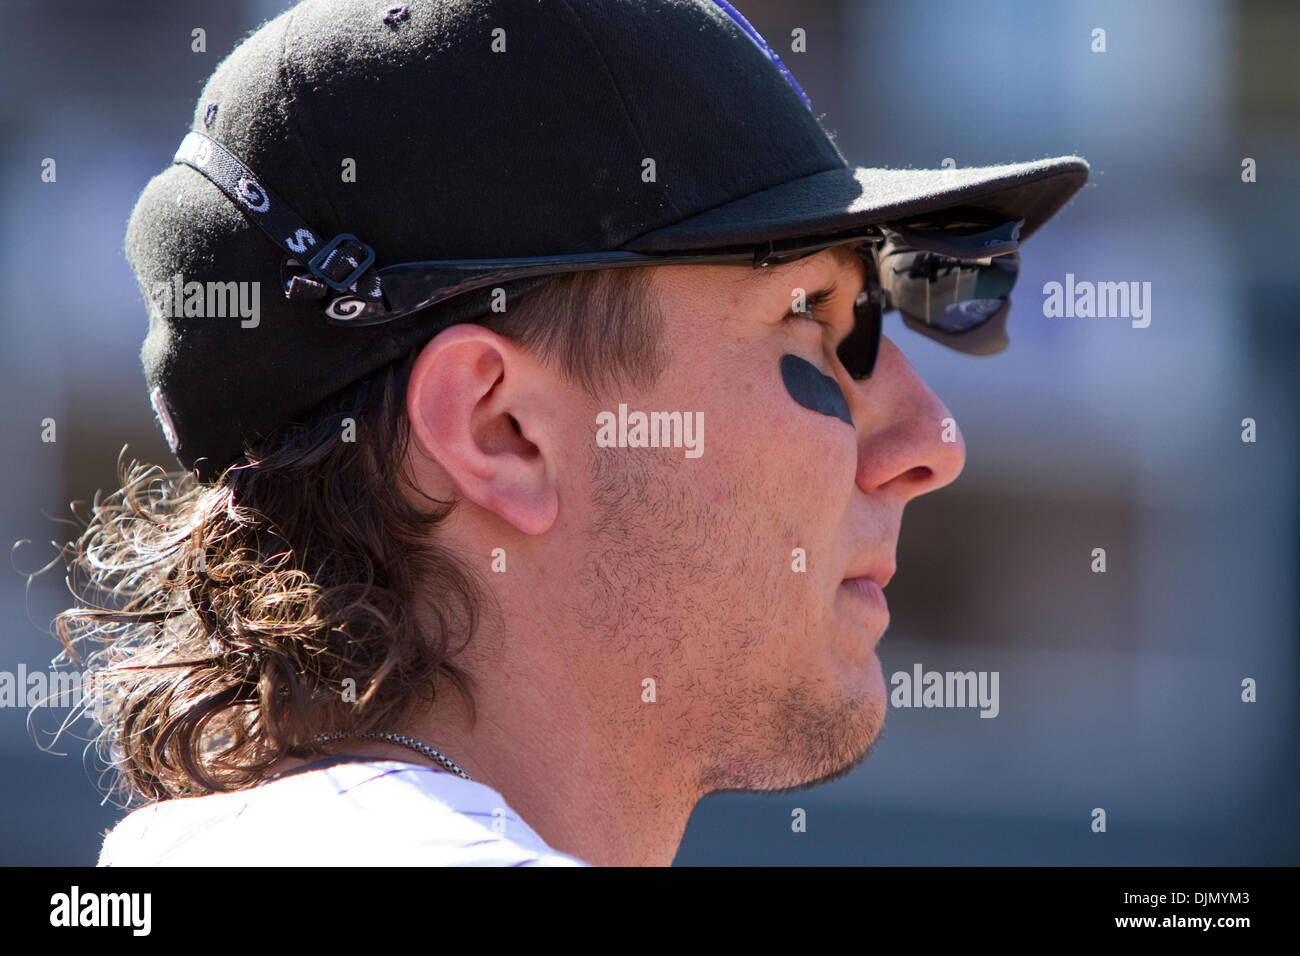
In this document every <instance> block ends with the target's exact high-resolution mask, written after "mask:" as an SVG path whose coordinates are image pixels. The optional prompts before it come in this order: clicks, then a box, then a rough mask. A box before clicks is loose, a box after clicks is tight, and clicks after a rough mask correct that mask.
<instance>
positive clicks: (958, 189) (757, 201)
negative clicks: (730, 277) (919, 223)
mask: <svg viewBox="0 0 1300 956" xmlns="http://www.w3.org/2000/svg"><path fill="white" fill-rule="evenodd" d="M1087 180H1088V164H1087V162H1086V161H1085V160H1083V159H1082V158H1081V157H1079V156H1058V157H1055V158H1053V159H1040V160H1037V161H1035V162H1029V163H1009V164H1007V165H1003V166H973V167H968V168H964V169H867V168H865V167H862V166H858V167H852V166H846V167H844V168H842V169H832V170H827V171H826V172H821V173H816V174H814V175H812V176H805V177H804V178H802V179H795V180H792V181H791V182H788V183H782V184H781V185H780V186H773V187H772V188H771V189H765V190H763V191H762V192H757V193H751V194H750V195H748V196H743V197H741V198H740V199H735V200H733V201H731V202H729V203H726V204H724V205H722V206H717V207H715V208H713V209H710V210H708V211H706V212H702V213H700V214H699V215H696V216H692V217H691V218H689V219H685V220H683V221H681V222H678V223H674V224H673V225H671V226H665V227H663V228H661V229H656V230H654V231H653V232H649V233H645V234H644V235H641V236H638V237H637V238H636V239H633V240H631V241H629V242H627V243H624V245H623V246H622V248H623V249H625V250H628V251H630V252H642V253H659V252H670V251H674V250H691V249H708V248H714V247H722V246H731V245H744V244H746V243H750V242H762V241H763V240H766V239H792V238H797V237H804V236H816V235H821V234H823V233H839V232H852V230H854V229H855V228H857V227H859V226H870V225H875V224H877V223H882V222H888V221H890V220H892V219H899V218H902V217H905V216H911V215H915V214H920V213H926V212H934V211H936V210H940V209H947V208H949V207H952V206H975V207H978V208H980V209H986V210H988V211H990V212H994V213H999V214H1004V215H1006V216H1007V217H1008V218H1011V219H1023V220H1024V221H1025V224H1024V226H1023V227H1022V228H1021V230H1020V238H1021V239H1022V240H1023V239H1025V238H1027V237H1029V236H1030V235H1032V234H1033V233H1034V231H1035V230H1037V229H1038V227H1039V226H1041V225H1042V224H1043V223H1045V222H1046V221H1047V220H1048V219H1050V218H1051V217H1052V216H1053V215H1054V214H1055V213H1056V212H1057V210H1059V209H1060V208H1061V207H1062V206H1064V205H1065V203H1066V202H1067V201H1068V200H1069V199H1070V197H1071V196H1073V195H1074V194H1075V193H1076V192H1078V190H1079V189H1080V187H1082V186H1083V184H1084V183H1085V182H1087Z"/></svg>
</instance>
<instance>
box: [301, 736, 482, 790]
mask: <svg viewBox="0 0 1300 956" xmlns="http://www.w3.org/2000/svg"><path fill="white" fill-rule="evenodd" d="M349 737H355V738H357V739H359V740H360V739H367V740H387V741H389V742H391V743H395V744H398V745H399V746H402V747H409V748H410V749H412V750H414V751H416V752H417V753H421V754H424V756H426V757H428V758H429V759H430V760H434V761H436V762H437V763H438V764H439V765H440V766H442V767H445V768H446V769H447V770H450V771H451V772H452V773H454V774H455V775H456V776H458V777H464V778H465V779H466V780H468V781H470V782H471V783H473V781H474V778H473V777H471V776H470V775H469V774H467V773H466V772H465V771H464V770H461V769H460V767H459V766H457V765H456V764H455V763H454V762H453V761H451V760H449V759H448V758H446V757H444V756H443V755H442V754H440V753H438V751H436V750H434V749H433V748H432V747H430V746H429V745H428V744H422V743H420V742H419V741H418V740H415V739H414V738H412V737H408V736H406V734H381V733H374V732H371V733H364V734H350V733H348V732H347V731H344V730H336V731H334V732H333V733H329V734H318V735H317V736H316V737H315V738H313V739H314V740H315V741H316V743H318V744H328V743H333V742H334V741H336V740H346V739H347V738H349Z"/></svg>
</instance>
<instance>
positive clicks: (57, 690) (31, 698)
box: [0, 663, 105, 718]
mask: <svg viewBox="0 0 1300 956" xmlns="http://www.w3.org/2000/svg"><path fill="white" fill-rule="evenodd" d="M104 697H105V695H104V693H103V685H102V684H97V683H96V682H95V676H94V674H93V672H90V671H86V672H82V671H74V670H51V671H48V672H46V671H41V670H33V671H29V670H28V669H27V665H26V664H24V663H19V665H18V670H17V671H0V707H2V708H8V707H13V708H20V709H22V710H31V709H32V708H33V707H52V708H53V707H83V706H84V707H85V714H86V715H87V716H90V717H94V718H99V717H101V716H103V713H104V705H105V700H104Z"/></svg>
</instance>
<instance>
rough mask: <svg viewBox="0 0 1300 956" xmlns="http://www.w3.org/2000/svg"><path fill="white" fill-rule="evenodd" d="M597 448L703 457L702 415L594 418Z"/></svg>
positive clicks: (621, 411) (623, 411) (623, 412)
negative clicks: (676, 451)
mask: <svg viewBox="0 0 1300 956" xmlns="http://www.w3.org/2000/svg"><path fill="white" fill-rule="evenodd" d="M596 445H597V447H599V448H685V449H686V457H687V458H699V457H700V456H701V455H703V454H704V413H703V412H629V411H628V410H627V406H626V405H624V404H620V405H619V406H618V414H615V413H614V412H601V413H599V414H598V415H597V416H596Z"/></svg>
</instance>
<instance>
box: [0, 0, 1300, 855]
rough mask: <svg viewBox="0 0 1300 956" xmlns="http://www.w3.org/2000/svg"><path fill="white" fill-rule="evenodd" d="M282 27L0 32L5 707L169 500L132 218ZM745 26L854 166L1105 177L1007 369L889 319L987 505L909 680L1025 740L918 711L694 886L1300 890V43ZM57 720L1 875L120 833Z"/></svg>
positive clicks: (905, 663)
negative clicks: (1092, 872)
mask: <svg viewBox="0 0 1300 956" xmlns="http://www.w3.org/2000/svg"><path fill="white" fill-rule="evenodd" d="M290 5H291V4H289V3H287V2H283V0H244V2H229V3H224V4H212V3H195V2H181V0H136V2H128V0H121V2H115V3H113V4H111V5H110V4H102V3H97V2H90V0H86V2H60V0H55V2H36V0H0V6H2V8H3V14H4V20H5V24H6V27H5V29H4V31H3V33H0V80H2V82H0V143H2V144H3V146H0V151H2V152H0V199H2V201H0V284H2V285H3V287H4V288H7V289H9V290H10V293H9V295H10V299H11V301H12V302H13V303H14V305H15V307H14V308H12V309H11V310H10V311H9V312H8V313H7V314H6V316H5V317H4V318H0V323H2V324H3V326H2V327H3V331H4V339H5V342H4V348H3V349H0V367H2V368H3V373H4V374H3V375H2V376H0V430H2V433H3V441H4V447H6V448H8V449H9V450H10V452H11V454H10V455H9V456H7V458H6V461H5V463H4V466H3V471H2V472H0V482H2V486H0V540H3V541H4V542H5V544H6V545H12V544H14V542H18V541H23V540H25V541H28V542H30V543H26V544H22V545H21V546H19V547H17V548H15V549H14V551H13V552H12V555H11V560H10V567H9V569H8V570H7V571H6V573H5V574H3V575H0V595H3V601H4V611H5V613H4V614H3V616H2V617H0V671H7V672H10V673H17V672H18V670H19V668H20V666H21V667H25V668H26V670H27V671H29V672H30V671H34V670H48V669H49V662H50V659H51V658H52V657H53V655H54V653H55V652H56V651H57V649H58V647H57V644H56V642H55V641H54V639H53V638H52V637H51V636H50V635H49V633H48V629H49V625H50V621H51V619H52V618H53V616H54V615H55V614H56V613H57V612H58V611H59V610H61V609H62V608H63V607H64V606H65V599H66V597H67V589H66V586H65V584H64V582H63V579H62V571H61V569H59V570H58V571H57V572H56V571H51V572H48V573H46V574H43V575H40V576H38V577H36V578H34V579H33V580H32V581H31V583H30V585H29V584H28V581H27V579H26V577H25V575H26V574H28V573H30V572H31V571H33V570H35V569H36V568H38V567H40V566H42V565H44V564H45V563H46V562H48V561H49V560H50V559H51V557H52V556H53V554H54V549H53V547H52V546H51V544H50V542H51V541H55V540H57V541H59V542H62V541H65V540H67V536H68V534H69V528H68V526H67V525H64V524H60V523H58V520H57V519H61V518H67V517H70V514H69V511H68V503H69V502H70V501H73V500H78V501H82V502H86V501H89V500H91V499H92V498H93V497H94V495H95V493H96V490H97V489H99V490H102V491H103V493H105V494H107V493H109V492H111V491H112V490H114V489H115V488H116V487H117V485H116V480H115V473H114V465H115V462H116V459H117V455H118V452H119V450H120V449H121V447H122V445H123V444H128V445H129V446H130V452H131V453H132V454H134V455H137V456H140V457H141V458H143V459H144V460H149V461H153V462H157V463H160V464H163V465H164V466H166V467H174V464H175V463H174V460H172V459H171V458H170V457H169V455H168V453H167V448H166V445H165V443H164V442H163V439H162V436H161V433H160V431H159V430H158V427H157V425H156V422H155V421H154V418H153V413H152V410H151V409H150V407H149V404H148V401H147V398H146V395H145V389H144V380H143V376H142V373H141V369H140V360H139V348H140V344H141V342H142V340H143V337H144V333H145V330H146V324H147V323H146V314H145V309H144V305H143V302H142V301H141V298H140V295H139V293H138V290H137V287H136V284H135V280H134V277H133V276H132V274H131V272H130V269H129V268H128V266H127V264H126V261H125V259H124V257H123V252H122V241H123V235H124V233H125V229H126V221H127V217H128V215H129V213H130V210H131V207H132V205H133V204H134V202H135V199H136V196H137V195H138V194H139V192H140V190H141V189H142V188H143V187H144V185H145V183H146V182H147V181H148V180H149V178H150V177H151V176H152V175H153V174H154V173H156V172H157V171H159V170H160V169H162V168H163V167H164V166H165V165H167V164H168V163H169V162H170V159H171V155H172V153H173V151H174V150H175V148H176V146H177V144H178V143H179V141H180V139H181V137H182V136H183V135H184V133H185V132H186V130H187V129H188V124H189V120H190V116H191V112H192V109H193V106H194V102H195V100H196V99H197V97H198V94H199V92H200V90H201V88H202V85H203V82H204V81H205V80H206V78H207V77H208V75H209V74H210V73H211V72H212V70H213V68H214V67H215V66H216V64H217V63H218V62H219V61H220V60H221V59H222V58H223V57H224V56H225V55H226V54H227V53H228V52H229V51H230V49H231V48H233V47H234V46H235V45H236V44H237V43H238V41H239V40H240V39H242V38H243V37H244V36H245V35H246V34H247V33H248V32H249V31H251V30H252V29H254V28H255V27H256V26H258V25H259V24H260V23H262V22H263V21H264V20H266V19H268V18H270V17H272V16H275V15H276V14H278V13H279V12H281V11H282V10H283V9H285V8H286V7H287V6H290ZM736 6H737V7H738V8H739V9H740V10H741V12H742V13H744V14H745V15H746V16H747V17H748V18H749V20H750V21H751V22H752V23H753V24H754V26H755V27H756V28H757V29H758V30H759V31H760V32H761V33H762V34H763V35H764V36H765V37H766V38H767V39H768V41H769V43H771V45H772V46H773V47H774V48H775V49H776V50H777V52H778V53H779V54H780V55H781V57H782V59H783V60H784V61H785V63H786V64H787V65H788V66H789V67H790V69H791V70H792V72H793V73H794V75H795V76H796V77H797V78H798V80H799V83H800V84H801V85H802V86H803V88H804V89H805V91H806V92H807V93H808V95H809V96H810V98H811V99H812V102H813V107H814V110H815V111H816V112H817V114H818V115H819V116H820V117H822V122H823V123H824V125H825V126H826V128H827V129H828V130H829V131H830V132H831V133H833V134H834V136H835V138H836V142H837V143H838V145H839V147H840V149H841V151H842V152H843V153H844V155H845V156H846V157H847V158H848V159H849V161H850V162H852V163H855V164H857V165H864V166H889V167H895V168H899V167H908V166H911V167H917V168H921V167H937V166H940V165H941V164H942V163H943V161H944V160H945V159H952V160H954V161H955V163H956V164H957V165H959V166H970V165H987V164H993V163H1002V162H1009V161H1019V160H1031V159H1037V158H1042V157H1047V156H1057V155H1064V154H1069V153H1077V154H1079V155H1082V156H1083V157H1085V158H1086V159H1087V160H1088V161H1089V162H1090V163H1091V165H1092V177H1091V179H1090V182H1089V184H1088V185H1087V186H1086V187H1085V188H1084V189H1083V190H1082V191H1081V192H1080V193H1079V195H1078V196H1077V197H1076V198H1075V199H1074V200H1073V201H1072V202H1071V204H1070V205H1069V206H1067V207H1066V208H1065V209H1064V210H1062V211H1061V212H1060V213H1058V214H1057V215H1056V217H1055V218H1054V219H1052V220H1051V221H1050V222H1049V223H1048V224H1047V225H1046V226H1045V227H1044V228H1043V229H1042V230H1041V231H1040V232H1038V233H1036V234H1035V235H1034V236H1033V237H1031V238H1030V240H1029V241H1028V242H1027V243H1026V245H1025V248H1024V250H1023V253H1022V254H1023V265H1022V275H1021V279H1020V283H1019V286H1018V294H1017V296H1015V297H1014V301H1015V303H1016V304H1015V306H1013V309H1012V313H1011V318H1010V321H1009V323H1008V331H1009V333H1010V336H1011V340H1012V346H1011V348H1010V349H1009V350H1008V351H1007V352H1005V353H1003V354H1002V355H999V356H996V357H992V358H982V359H974V358H969V357H966V356H962V355H958V354H957V353H955V352H950V351H947V350H945V349H943V348H942V347H940V346H938V345H936V344H934V343H932V342H930V341H929V340H928V339H925V338H922V337H921V336H918V335H915V334H912V333H910V332H907V331H906V330H904V329H903V327H902V324H901V320H899V318H898V317H897V315H892V316H890V317H888V318H887V320H886V334H887V335H889V336H890V337H891V339H893V341H894V342H895V343H896V344H897V345H898V346H899V347H900V348H901V349H902V351H903V352H904V354H905V355H906V356H907V357H908V359H909V360H910V361H911V362H912V363H913V364H914V365H915V366H916V368H917V369H918V371H919V372H920V374H921V376H922V377H923V378H924V379H925V381H926V382H927V383H928V384H929V385H930V386H931V388H932V389H933V390H934V391H935V392H936V393H937V394H938V395H939V397H940V398H941V399H943V400H944V402H945V403H946V404H947V405H948V407H949V408H950V409H951V410H952V412H953V413H954V415H955V416H956V418H957V420H958V421H959V422H960V424H961V428H962V431H963V434H964V436H965V440H966V444H967V464H966V470H965V472H964V473H963V475H962V477H961V478H960V479H959V480H958V481H957V482H956V483H955V484H954V485H952V486H950V487H949V488H946V489H944V490H943V491H942V492H941V493H939V494H935V495H929V496H926V497H922V498H920V499H918V500H916V501H914V502H912V504H911V505H910V506H909V507H908V509H907V512H906V515H905V519H904V522H903V534H902V541H901V544H900V547H899V553H898V558H899V571H898V574H897V577H896V578H895V579H894V582H893V583H892V584H891V585H890V588H889V599H890V606H891V611H892V621H893V623H892V626H891V628H890V630H889V632H888V634H887V635H886V636H885V638H884V640H883V642H882V643H881V645H880V650H879V655H880V658H881V661H882V664H883V667H884V672H885V676H886V680H888V679H889V677H890V675H891V674H893V673H894V672H897V671H907V672H909V673H910V672H911V671H912V668H913V665H914V664H916V663H920V664H921V665H922V666H923V668H924V669H925V670H938V671H950V670H951V671H969V670H974V671H997V672H999V674H1000V688H999V689H1000V713H999V715H998V717H997V718H996V719H992V720H990V719H980V718H979V716H978V711H977V710H974V709H967V710H961V709H894V708H891V709H890V712H889V715H888V719H887V721H886V726H885V731H884V733H883V735H882V737H881V738H880V740H879V742H878V743H877V745H876V747H875V749H874V751H873V753H872V755H871V757H870V759H868V760H867V761H866V762H865V763H864V764H863V765H862V766H860V767H859V768H858V769H857V770H855V771H854V772H853V773H851V774H849V775H848V776H846V777H844V778H842V779H840V780H837V781H835V782H834V783H831V784H828V785H825V786H822V787H819V788H816V789H814V790H811V791H806V792H802V793H795V794H778V795H738V794H723V795H715V796H713V797H710V798H708V799H706V800H705V801H704V802H703V803H701V804H700V806H699V807H698V808H697V810H696V812H695V814H694V816H693V817H692V819H691V822H690V825H689V827H688V830H687V833H686V837H685V840H684V842H683V844H682V847H681V850H680V852H679V854H678V857H677V863H678V864H679V865H692V864H821V863H843V864H871V865H897V864H924V865H936V864H937V865H948V864H994V865H998V864H1020V865H1032V864H1047V865H1057V864H1120V865H1134V864H1142V865H1192V864H1196V865H1223V864H1228V865H1241V864H1289V865H1294V864H1296V863H1298V862H1300V835H1298V831H1300V826H1298V824H1297V822H1296V810H1297V805H1296V804H1297V801H1296V799H1295V796H1294V790H1293V785H1294V784H1295V782H1296V780H1297V779H1298V778H1300V746H1298V743H1300V741H1298V737H1300V735H1298V733H1297V729H1298V720H1297V713H1298V710H1297V699H1296V686H1297V677H1298V676H1300V674H1298V673H1297V672H1298V671H1300V662H1298V661H1297V636H1298V632H1300V599H1298V594H1300V589H1297V567H1298V565H1300V560H1298V559H1300V547H1298V544H1300V520H1298V517H1297V507H1296V504H1297V494H1296V491H1297V454H1296V451H1297V447H1300V442H1297V425H1296V418H1297V412H1298V411H1300V395H1298V392H1300V376H1298V375H1297V371H1298V369H1300V316H1297V314H1296V303H1297V301H1300V269H1298V268H1297V264H1296V260H1297V254H1298V253H1300V161H1297V157H1298V156H1300V71H1298V70H1297V67H1296V60H1295V57H1296V50H1297V49H1300V6H1297V5H1296V4H1294V3H1289V2H1282V0H1278V2H1262V0H1260V2H1248V3H1236V4H1233V3H1227V2H1216V0H1199V2H1198V0H1165V2H1146V3H1142V4H1133V3H1127V2H1113V3H1097V2H1082V3H1071V4H1066V3H1052V4H1044V3H1039V2H1035V0H986V2H982V3H979V4H972V3H963V2H956V0H953V2H924V0H907V2H902V0H892V2H865V0H843V2H837V0H812V2H797V0H737V2H736ZM195 26H202V27H204V28H205V29H206V31H207V52H206V53H193V52H191V51H190V31H191V29H193V28H194V27H195ZM797 28H802V29H803V30H804V31H806V35H807V52H806V53H795V52H790V37H791V34H792V31H794V30H795V29H797ZM1098 28H1101V29H1104V30H1105V40H1106V51H1105V52H1104V53H1097V52H1093V51H1092V47H1093V45H1094V39H1093V37H1094V33H1093V31H1094V30H1096V29H1098ZM44 157H56V158H57V160H58V182H57V184H56V185H55V184H46V183H42V182H41V161H42V159H43V158H44ZM1246 158H1250V159H1253V160H1254V161H1255V164H1256V170H1257V172H1256V176H1257V181H1256V182H1253V183H1245V182H1243V181H1242V163H1243V160H1245V159H1246ZM1066 273H1072V274H1074V276H1075V277H1076V279H1078V280H1090V281H1098V282H1099V281H1125V282H1127V281H1138V282H1149V283H1151V289H1152V293H1151V305H1152V318H1151V324H1150V326H1149V327H1148V328H1145V329H1135V328H1132V327H1131V325H1130V323H1129V321H1127V320H1124V319H1082V318H1058V319H1048V318H1044V317H1043V315H1042V311H1043V310H1042V299H1043V295H1042V292H1041V290H1042V288H1043V285H1044V283H1046V282H1050V281H1056V282H1064V280H1065V275H1066ZM46 418H52V419H54V420H55V421H56V422H57V441H56V442H53V443H49V442H43V441H41V429H42V425H41V422H42V421H43V420H44V419H46ZM1244 418H1252V419H1254V420H1255V421H1256V423H1257V441H1256V442H1255V443H1253V444H1250V443H1243V441H1242V440H1241V432H1242V424H1241V423H1242V419H1244ZM83 513H84V509H83ZM1094 548H1105V549H1106V555H1107V571H1106V573H1105V574H1095V573H1093V572H1092V571H1091V569H1090V566H1091V562H1092V551H1093V549H1094ZM1245 678H1253V679H1254V680H1255V681H1256V683H1257V686H1258V691H1257V694H1258V700H1257V702H1255V703H1243V702H1242V700H1241V693H1242V690H1241V684H1242V681H1243V679H1245ZM66 714H67V711H66V710H55V709H48V708H42V709H38V711H37V712H36V714H35V715H34V717H33V718H32V720H31V722H30V724H29V720H28V717H29V715H28V712H27V711H26V710H25V709H16V708H0V863H7V864H93V863H94V861H95V859H96V857H97V854H98V851H99V843H100V839H101V835H102V832H103V831H104V830H105V829H106V828H107V827H110V826H112V825H113V824H114V823H115V822H116V821H117V820H118V819H119V818H120V817H121V816H122V813H121V812H120V811H117V810H115V809H113V808H112V807H111V806H106V805H105V806H102V805H101V803H100V800H101V791H100V790H99V789H98V788H97V787H98V780H97V773H96V771H95V769H94V767H93V765H92V764H91V763H90V762H89V761H88V760H85V759H83V754H82V747H83V746H84V745H83V744H82V743H80V742H79V741H77V740H76V739H73V738H69V737H65V738H63V739H62V740H61V741H60V745H59V746H57V747H55V750H57V751H58V753H60V754H64V755H63V756H55V755H53V754H51V753H47V752H45V751H43V750H42V749H40V748H39V747H38V742H39V743H40V744H41V745H42V746H48V745H49V738H50V732H51V731H52V730H54V729H55V728H56V727H57V726H58V724H59V723H60V722H61V721H62V719H63V718H64V717H65V716H66ZM87 728H88V724H87V722H85V721H82V722H81V723H79V724H77V725H75V726H74V728H73V729H74V731H76V732H78V733H79V734H80V735H82V736H84V735H85V732H86V730H87ZM796 807H801V808H803V809H805V810H806V811H807V814H808V826H807V832H806V833H792V832H791V826H790V821H791V812H792V810H793V809H794V808H796ZM1095 807H1101V808H1104V809H1105V810H1106V813H1107V832H1106V833H1104V834H1097V833H1093V832H1092V831H1091V828H1090V823H1091V819H1092V818H1091V812H1092V810H1093V808H1095Z"/></svg>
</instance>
